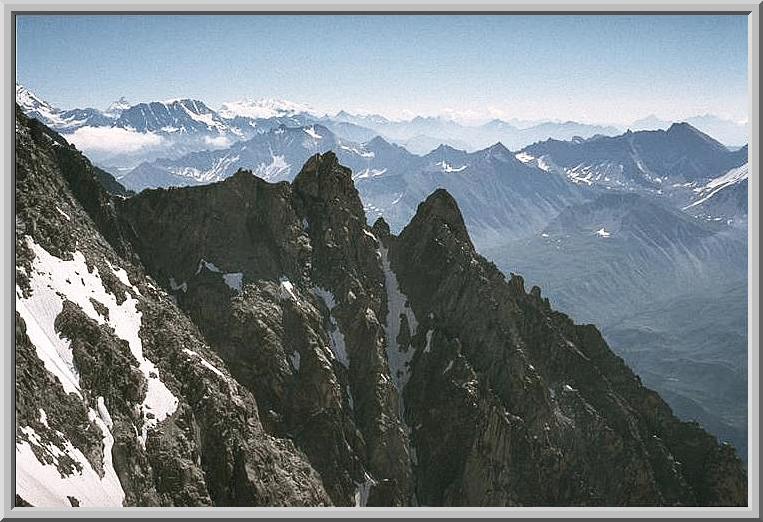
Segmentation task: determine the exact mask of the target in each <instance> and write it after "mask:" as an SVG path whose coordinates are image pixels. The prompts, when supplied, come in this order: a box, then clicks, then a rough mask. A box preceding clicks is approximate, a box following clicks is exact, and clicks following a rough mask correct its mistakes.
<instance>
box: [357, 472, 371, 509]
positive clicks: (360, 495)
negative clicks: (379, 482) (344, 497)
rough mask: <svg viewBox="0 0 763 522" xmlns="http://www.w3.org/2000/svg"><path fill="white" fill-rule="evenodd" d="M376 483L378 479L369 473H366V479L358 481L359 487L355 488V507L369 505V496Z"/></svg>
mask: <svg viewBox="0 0 763 522" xmlns="http://www.w3.org/2000/svg"><path fill="white" fill-rule="evenodd" d="M374 484H376V481H375V480H374V479H373V478H371V475H369V474H368V473H366V474H365V480H364V481H363V482H358V483H357V486H358V487H357V489H356V490H355V507H366V506H367V505H368V496H369V494H370V493H371V486H373V485H374Z"/></svg>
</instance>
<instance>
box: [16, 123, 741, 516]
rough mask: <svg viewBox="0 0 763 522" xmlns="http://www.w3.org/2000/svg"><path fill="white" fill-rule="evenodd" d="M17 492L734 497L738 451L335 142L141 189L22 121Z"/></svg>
mask: <svg viewBox="0 0 763 522" xmlns="http://www.w3.org/2000/svg"><path fill="white" fill-rule="evenodd" d="M15 188H16V240H15V249H16V301H15V303H16V305H15V309H16V315H15V317H16V347H15V376H16V377H15V378H16V383H15V392H16V409H15V416H16V424H15V428H16V453H15V458H16V490H15V494H16V496H15V498H16V504H17V505H19V506H21V505H23V506H28V505H31V506H41V507H60V506H66V507H69V506H82V507H87V506H573V505H574V506H697V505H700V506H738V505H746V504H747V477H746V471H745V469H744V467H743V465H742V463H741V461H740V460H739V458H738V457H737V456H736V452H735V450H734V448H733V447H731V446H729V445H728V444H723V445H721V444H719V443H718V442H717V440H716V439H715V438H714V437H713V436H711V435H709V434H708V433H706V432H705V431H704V430H703V429H702V428H701V427H700V426H699V425H697V424H696V423H687V422H682V421H679V420H678V419H677V418H676V417H675V416H674V415H673V414H672V412H671V410H670V408H669V407H668V406H667V405H666V404H665V402H663V400H662V399H661V398H660V397H659V395H657V394H656V393H655V392H653V391H651V390H649V389H647V388H645V387H644V386H643V385H642V384H641V381H640V379H639V377H638V376H636V375H635V374H634V373H633V372H632V371H631V370H630V369H629V368H628V367H627V366H626V365H625V364H624V362H623V361H622V360H621V359H620V358H619V357H617V356H616V355H614V354H613V353H612V351H611V350H610V349H609V347H608V346H607V344H606V343H605V341H604V340H603V339H602V337H601V334H600V333H599V331H598V330H597V329H596V328H595V327H594V326H592V325H576V324H574V323H573V322H572V321H571V320H570V319H569V318H568V317H567V316H565V315H564V314H562V313H560V312H558V311H555V310H553V309H552V308H551V306H550V304H549V301H548V300H547V299H545V298H544V297H543V296H542V294H541V290H540V289H539V288H537V287H533V288H532V289H530V291H529V292H528V291H527V290H526V289H525V287H524V283H523V280H522V278H521V277H520V276H518V275H512V276H511V277H510V278H508V279H507V278H506V277H505V276H504V275H503V274H502V273H501V272H500V271H499V270H498V269H497V268H496V267H495V266H494V265H493V264H492V263H490V262H488V261H486V260H485V259H484V258H483V257H481V256H480V255H479V254H478V253H477V251H476V250H475V248H474V245H473V243H472V241H471V239H470V236H469V234H468V232H467V229H466V226H465V224H464V219H463V217H462V214H461V211H460V209H459V206H458V204H457V202H456V200H454V198H453V197H452V196H451V195H450V194H449V193H448V192H447V191H445V190H442V189H440V190H436V191H435V192H433V193H432V194H431V195H429V197H428V198H427V199H426V200H425V201H423V202H422V203H421V204H420V205H419V207H418V209H417V211H416V214H415V216H414V217H413V219H412V220H411V222H410V223H409V224H408V225H407V226H406V227H405V228H404V229H403V231H402V232H401V233H400V234H399V236H395V235H393V234H391V232H390V228H389V226H388V225H387V223H385V222H384V220H383V219H379V220H377V221H376V223H374V225H373V226H372V227H370V226H369V225H368V224H367V222H366V216H365V213H364V210H363V205H362V203H361V200H360V198H359V195H358V191H357V190H356V188H355V186H354V183H353V180H352V173H351V172H350V170H349V169H348V168H346V167H344V166H342V165H341V164H340V163H339V161H338V160H337V157H336V156H335V155H334V154H333V153H332V152H326V153H323V154H316V155H314V156H312V157H311V158H310V159H309V160H308V161H307V163H306V164H305V165H304V167H303V168H302V169H301V171H300V172H299V174H298V175H297V176H296V178H295V179H294V181H293V182H292V183H288V182H280V183H269V182H266V181H264V180H262V179H260V178H258V177H257V176H255V175H253V174H252V172H251V171H245V170H240V171H238V172H237V173H236V174H235V175H233V176H231V177H229V178H227V179H225V180H224V181H220V182H218V183H214V184H210V185H200V186H194V187H186V188H171V189H150V190H144V191H143V192H141V193H139V194H137V195H134V194H132V193H130V192H128V191H125V190H124V188H123V187H121V186H120V185H119V183H118V182H117V181H116V180H115V179H113V178H112V177H110V176H109V175H108V174H106V173H105V172H103V171H101V170H100V169H97V168H96V167H94V166H93V165H92V164H91V163H90V161H89V160H88V159H87V158H86V157H85V156H83V155H82V154H81V153H80V152H79V151H77V150H76V149H75V148H74V147H73V146H71V145H69V144H68V143H67V142H66V141H65V140H64V139H63V138H61V137H60V136H59V135H58V134H56V133H55V132H53V131H51V130H50V129H48V128H46V127H45V126H44V125H43V124H41V123H39V122H38V121H36V120H32V119H29V118H27V117H26V116H25V115H24V114H23V113H21V111H20V110H18V109H17V111H16V187H15Z"/></svg>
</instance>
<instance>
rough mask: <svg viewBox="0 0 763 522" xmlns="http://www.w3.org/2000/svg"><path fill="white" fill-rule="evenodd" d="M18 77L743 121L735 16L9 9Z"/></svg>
mask: <svg viewBox="0 0 763 522" xmlns="http://www.w3.org/2000/svg"><path fill="white" fill-rule="evenodd" d="M16 37H17V51H16V52H17V56H16V60H17V61H16V67H17V81H18V82H19V83H21V84H23V85H25V86H26V87H28V88H30V89H31V90H33V91H34V92H36V93H37V94H38V95H39V96H41V97H42V98H44V99H47V100H48V101H50V102H51V103H53V104H54V105H57V106H60V107H63V108H70V107H75V106H79V107H82V106H95V107H101V108H105V107H106V106H107V105H108V104H109V103H110V102H111V101H113V100H114V99H116V98H118V97H120V96H126V97H127V98H128V100H129V101H131V102H133V103H137V102H140V101H151V100H163V99H169V98H178V97H192V98H197V99H200V100H203V101H205V102H206V103H207V104H208V105H210V107H212V108H218V107H219V106H220V104H221V103H223V102H225V101H231V100H237V99H241V98H246V97H249V98H259V97H274V98H283V99H287V100H291V101H295V102H300V103H306V104H308V105H311V106H313V107H316V108H318V109H321V110H326V111H331V112H333V111H336V110H339V109H347V110H351V111H353V110H354V111H359V110H362V111H367V112H378V113H381V114H385V115H388V116H393V117H395V116H397V117H399V116H405V115H407V114H413V113H415V114H454V115H456V116H460V117H462V118H483V117H484V118H487V117H490V116H498V117H504V118H511V117H518V118H524V119H542V118H548V119H560V120H567V119H575V120H579V121H587V122H603V123H628V122H631V121H633V120H634V119H637V118H641V117H644V116H647V115H649V114H656V115H657V116H659V117H661V118H663V119H666V120H676V119H681V118H684V117H688V116H691V115H696V114H705V113H712V114H715V115H719V116H722V117H726V118H731V119H734V120H738V121H741V120H745V119H747V117H748V115H747V110H748V107H747V18H746V16H742V15H734V16H700V15H664V16H651V15H649V16H625V15H623V16H572V15H554V16H537V15H536V16H532V15H529V16H517V15H500V16H431V15H426V16H424V15H421V16H389V15H385V16H349V15H343V16H338V15H331V16H315V15H314V16H299V15H292V16H262V15H251V16H211V15H195V16H176V15H166V16H146V15H130V16H79V15H77V16H74V15H68V16H63V15H58V16H19V17H18V18H17V35H16Z"/></svg>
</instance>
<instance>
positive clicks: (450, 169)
mask: <svg viewBox="0 0 763 522" xmlns="http://www.w3.org/2000/svg"><path fill="white" fill-rule="evenodd" d="M435 166H437V167H440V170H442V171H443V172H461V171H462V170H464V169H465V168H466V167H468V166H469V165H462V166H460V167H454V166H452V165H451V164H449V163H448V162H447V161H444V160H443V161H440V162H438V163H435Z"/></svg>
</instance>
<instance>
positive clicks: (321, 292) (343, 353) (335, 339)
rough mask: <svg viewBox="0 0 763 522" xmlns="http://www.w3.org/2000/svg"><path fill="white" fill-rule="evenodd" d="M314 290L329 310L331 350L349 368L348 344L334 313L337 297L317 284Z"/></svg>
mask: <svg viewBox="0 0 763 522" xmlns="http://www.w3.org/2000/svg"><path fill="white" fill-rule="evenodd" d="M313 292H314V293H315V295H317V296H318V297H319V298H321V299H322V300H323V303H324V304H325V305H326V308H328V310H329V325H330V326H331V330H329V332H328V334H329V341H330V342H331V352H332V353H333V354H334V357H336V360H337V361H339V363H340V364H341V365H342V366H344V367H345V368H349V366H350V360H349V358H348V357H347V346H346V344H345V341H344V334H342V331H341V330H340V329H339V324H338V323H337V322H336V318H335V317H334V314H333V310H334V308H335V307H336V298H335V297H334V294H333V293H331V292H330V291H329V290H326V289H324V288H320V287H317V286H316V287H315V288H313Z"/></svg>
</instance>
